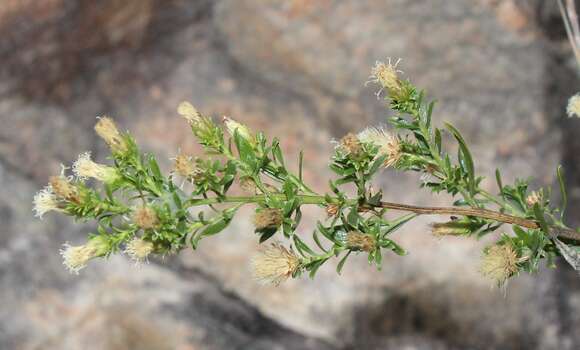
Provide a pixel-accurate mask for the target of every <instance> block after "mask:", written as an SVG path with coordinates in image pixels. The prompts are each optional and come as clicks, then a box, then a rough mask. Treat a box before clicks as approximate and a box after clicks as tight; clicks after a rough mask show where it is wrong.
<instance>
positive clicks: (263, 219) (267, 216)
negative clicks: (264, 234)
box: [254, 208, 284, 230]
mask: <svg viewBox="0 0 580 350" xmlns="http://www.w3.org/2000/svg"><path fill="white" fill-rule="evenodd" d="M283 220H284V216H283V215H282V209H280V208H264V209H260V210H259V211H258V212H256V215H254V225H255V226H256V229H257V230H263V229H268V228H271V229H273V228H278V227H280V225H282V221H283Z"/></svg>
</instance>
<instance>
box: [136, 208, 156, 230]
mask: <svg viewBox="0 0 580 350" xmlns="http://www.w3.org/2000/svg"><path fill="white" fill-rule="evenodd" d="M131 218H132V220H133V222H134V223H135V225H137V226H139V227H140V228H142V229H144V230H149V229H153V228H156V227H157V226H158V225H159V217H158V216H157V213H156V212H155V210H154V209H153V208H151V207H148V206H138V207H137V208H135V209H133V214H132V217H131Z"/></svg>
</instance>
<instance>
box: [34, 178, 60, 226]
mask: <svg viewBox="0 0 580 350" xmlns="http://www.w3.org/2000/svg"><path fill="white" fill-rule="evenodd" d="M33 204H34V208H33V210H34V212H35V213H34V215H35V216H36V217H39V218H41V219H42V216H43V215H44V214H45V213H47V212H49V211H52V210H57V211H58V210H60V209H59V206H58V199H57V198H56V195H55V194H54V192H53V190H52V186H50V185H48V186H46V187H45V188H43V189H42V190H40V191H39V192H38V193H37V194H36V195H35V196H34V199H33Z"/></svg>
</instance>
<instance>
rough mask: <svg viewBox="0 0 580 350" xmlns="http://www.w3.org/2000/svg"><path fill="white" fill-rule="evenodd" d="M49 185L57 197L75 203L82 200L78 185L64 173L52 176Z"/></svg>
mask: <svg viewBox="0 0 580 350" xmlns="http://www.w3.org/2000/svg"><path fill="white" fill-rule="evenodd" d="M49 185H50V188H52V191H53V192H54V194H55V196H56V198H58V199H63V200H66V201H69V202H74V203H79V202H80V197H79V193H78V189H77V187H76V186H75V185H73V184H71V183H70V181H69V179H68V178H66V177H65V176H64V175H59V176H51V177H50V179H49Z"/></svg>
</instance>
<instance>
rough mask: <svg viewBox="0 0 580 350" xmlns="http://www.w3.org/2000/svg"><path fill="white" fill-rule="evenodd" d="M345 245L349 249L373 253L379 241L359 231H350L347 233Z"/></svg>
mask: <svg viewBox="0 0 580 350" xmlns="http://www.w3.org/2000/svg"><path fill="white" fill-rule="evenodd" d="M345 243H346V245H347V247H348V248H350V249H356V250H362V251H364V252H371V251H373V250H375V248H376V244H377V241H376V239H375V237H373V236H371V235H367V234H364V233H362V232H359V231H349V232H347V233H346V239H345Z"/></svg>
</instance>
